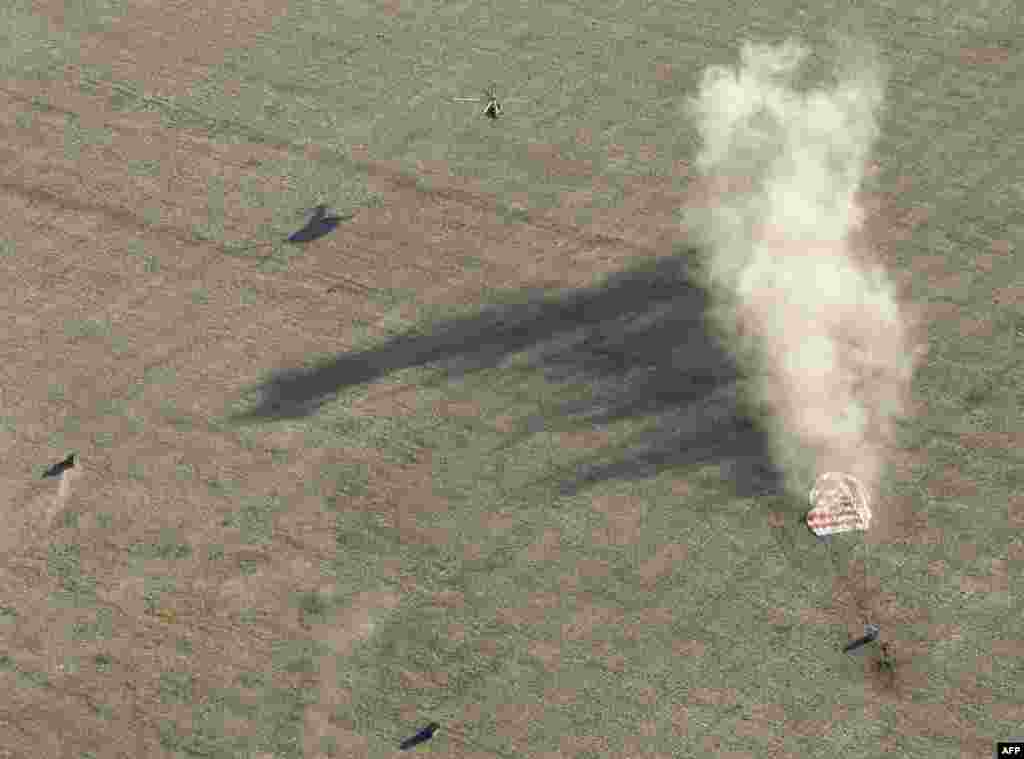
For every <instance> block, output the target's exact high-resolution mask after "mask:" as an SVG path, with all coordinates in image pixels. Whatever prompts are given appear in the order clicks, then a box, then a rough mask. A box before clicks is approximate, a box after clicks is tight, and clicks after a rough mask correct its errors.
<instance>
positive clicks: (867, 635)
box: [843, 625, 879, 654]
mask: <svg viewBox="0 0 1024 759" xmlns="http://www.w3.org/2000/svg"><path fill="white" fill-rule="evenodd" d="M878 632H879V629H878V625H865V626H864V635H862V636H861V637H859V638H857V640H851V641H850V642H849V643H847V644H846V646H844V647H843V653H844V654H851V653H853V652H854V651H856V650H857V649H858V648H862V647H864V646H866V645H867V644H868V643H872V642H874V641H876V640H878Z"/></svg>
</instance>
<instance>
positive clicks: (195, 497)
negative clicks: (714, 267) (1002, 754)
mask: <svg viewBox="0 0 1024 759" xmlns="http://www.w3.org/2000/svg"><path fill="white" fill-rule="evenodd" d="M721 5H722V4H720V3H713V2H666V3H659V4H652V3H639V4H636V5H635V6H634V5H629V4H616V3H604V4H601V3H593V4H589V5H583V4H576V3H570V2H555V3H550V2H548V3H536V2H534V3H520V4H500V3H499V4H487V3H475V2H463V3H441V2H435V3H429V2H417V3H414V2H381V3H321V2H317V1H315V0H296V1H295V2H290V3H285V2H278V1H277V0H268V1H267V2H255V3H254V2H247V3H242V2H232V1H231V0H221V1H220V2H212V0H209V1H207V2H191V3H181V2H163V3H154V2H146V1H144V0H107V1H102V0H83V1H82V2H79V3H76V4H73V5H72V4H66V3H58V2H53V1H50V2H34V3H28V2H16V3H14V4H13V5H10V4H9V7H8V9H7V10H5V11H4V13H3V14H2V16H0V18H2V19H3V23H2V27H3V28H2V29H0V34H2V35H5V37H6V39H5V41H4V44H3V45H2V46H0V49H4V50H5V53H4V57H3V59H2V65H3V74H2V79H0V150H2V156H3V161H2V165H0V195H2V200H3V204H4V208H5V212H6V213H5V224H4V227H3V230H2V231H0V323H2V324H3V332H2V333H0V335H2V339H0V378H2V380H0V450H2V451H3V453H4V467H3V470H2V471H0V481H2V483H3V485H4V487H3V489H2V491H0V509H2V512H0V515H2V518H0V693H3V694H4V696H5V698H4V699H3V700H2V702H0V759H43V758H47V757H61V758H63V757H68V758H69V759H86V758H87V757H89V758H91V759H106V758H107V757H111V758H113V757H125V759H138V758H139V757H152V758H154V759H163V758H165V757H166V758H167V759H170V758H171V757H174V758H175V759H177V758H178V757H216V758H217V759H229V758H231V759H234V758H236V757H237V758H239V759H241V758H243V757H244V758H245V759H271V758H272V757H273V758H275V759H276V758H281V759H284V758H286V757H287V758H288V759H299V758H303V759H314V758H316V759H320V758H321V757H384V756H392V755H393V754H396V753H397V750H398V745H399V743H400V742H401V741H402V740H404V739H406V738H408V737H410V736H412V735H413V734H414V733H416V731H417V730H419V729H420V728H422V727H423V726H425V725H426V724H427V723H429V722H430V721H433V720H436V721H437V722H439V723H440V724H441V728H440V730H438V732H437V734H436V735H435V736H434V737H433V738H432V739H431V740H430V741H429V742H426V743H424V744H423V745H421V746H419V747H417V748H416V751H418V752H420V753H421V754H422V755H429V756H449V757H453V758H454V757H459V758H467V759H469V758H472V759H485V758H487V757H512V756H517V757H543V758H544V759H554V758H555V757H566V758H569V757H572V758H574V759H590V758H591V757H624V758H630V759H640V758H641V757H643V758H645V759H655V757H658V758H659V759H660V758H661V757H677V756H678V757H691V756H692V757H703V756H723V757H732V759H739V758H740V757H750V758H751V759H753V758H755V757H774V758H776V759H782V758H783V757H791V758H793V759H796V758H797V757H799V758H800V759H808V758H810V757H833V756H843V757H851V758H861V759H867V758H869V757H871V758H873V757H880V756H894V757H895V756H904V757H971V758H972V759H973V758H974V757H978V758H980V757H988V756H991V755H992V750H993V748H994V742H995V741H996V740H999V739H1002V740H1006V739H1007V738H1008V737H1024V736H1022V735H1021V733H1022V731H1021V729H1020V725H1022V724H1024V706H1022V704H1024V680H1022V672H1024V668H1022V664H1021V662H1022V657H1024V624H1022V617H1021V613H1020V612H1021V608H1022V607H1021V591H1020V581H1021V569H1022V562H1024V533H1022V530H1024V477H1022V472H1024V453H1022V452H1024V425H1022V421H1021V420H1022V414H1021V398H1022V393H1021V388H1022V387H1024V360H1022V359H1024V277H1022V274H1021V271H1022V268H1021V265H1020V261H1019V255H1020V249H1021V245H1022V240H1024V237H1022V230H1024V216H1022V212H1021V203H1022V201H1024V192H1022V190H1024V185H1022V184H1021V180H1020V177H1019V174H1020V172H1019V170H1016V166H1018V165H1019V159H1018V158H1017V157H1018V155H1019V153H1020V147H1021V146H1020V140H1019V139H1018V138H1016V135H1017V134H1019V131H1020V130H1019V126H1018V125H1016V124H1014V123H1013V121H1012V119H1011V115H1012V114H1014V113H1015V112H1016V113H1019V111H1020V104H1021V97H1022V96H1021V94H1020V87H1019V72H1020V70H1021V65H1022V62H1024V58H1022V54H1021V51H1020V47H1019V40H1020V39H1022V38H1024V35H1022V34H1021V31H1022V30H1021V29H1020V27H1019V21H1016V20H1015V19H1014V16H1013V10H1014V6H1013V4H1012V3H1010V2H1005V3H999V2H981V0H975V1H974V2H971V1H970V0H968V1H967V2H960V3H945V2H942V3H938V4H936V3H934V2H929V3H920V4H919V6H915V4H914V3H909V4H908V3H885V2H878V1H876V2H872V3H869V4H868V5H869V8H868V9H867V10H864V11H863V12H862V13H861V14H860V15H859V16H858V17H857V18H855V19H853V18H848V17H847V16H844V15H843V14H842V13H841V12H840V9H841V8H842V7H843V6H844V4H840V3H835V4H833V3H812V2H790V3H785V2H767V3H761V4H758V8H759V10H757V11H749V15H744V14H745V13H747V11H740V10H737V9H738V8H740V7H741V5H742V4H737V5H736V6H735V8H736V9H731V10H729V9H723V8H722V7H721ZM513 6H514V7H513ZM833 6H834V7H833ZM839 20H843V22H844V23H849V24H850V25H851V26H855V28H854V29H853V31H856V32H857V33H858V34H860V35H863V36H867V37H870V38H871V39H872V40H873V41H874V42H875V44H876V45H877V46H878V47H879V49H880V50H881V57H882V59H883V60H884V62H885V64H886V68H887V82H888V84H887V88H886V94H885V108H884V110H883V114H882V116H881V120H880V134H879V138H878V140H877V143H876V144H875V145H874V148H873V150H872V153H871V156H870V161H869V164H870V165H869V168H868V170H867V172H866V175H865V179H864V183H863V186H862V187H861V188H860V191H859V193H858V196H857V197H858V202H859V203H860V204H861V205H862V206H863V208H864V209H865V211H866V214H867V217H866V223H865V226H864V229H863V237H864V240H865V246H866V247H868V248H870V250H871V251H872V254H873V255H874V256H875V260H877V262H878V263H880V264H881V265H882V266H884V267H885V270H886V271H887V272H888V276H889V277H890V278H891V279H892V281H893V282H894V286H895V288H896V290H897V292H898V296H899V298H900V299H901V301H902V302H905V303H907V304H908V307H911V306H912V308H913V310H914V312H915V313H917V314H918V315H919V316H922V317H923V321H921V322H920V323H919V324H918V335H919V338H920V339H921V341H922V344H923V349H922V361H921V364H920V366H919V367H918V368H917V371H916V373H915V375H914V380H913V390H912V396H913V397H912V400H911V403H910V405H909V407H908V413H907V415H906V416H905V418H902V419H901V420H900V421H899V424H898V435H897V437H898V442H897V445H896V446H895V448H894V449H893V451H892V452H891V455H890V456H889V458H888V460H887V462H886V464H887V470H886V472H885V474H884V478H883V479H882V481H881V485H880V492H879V494H878V495H877V498H876V501H877V502H876V505H875V510H876V522H875V527H874V529H873V530H872V531H871V532H870V533H869V534H867V535H866V536H849V535H847V536H840V537H839V538H837V539H836V540H835V541H833V542H832V543H831V544H830V545H828V546H826V545H825V544H823V543H819V542H818V541H816V540H815V539H814V537H813V536H812V535H811V534H810V533H809V532H808V530H807V529H806V527H805V526H804V525H803V524H802V521H801V520H802V518H803V516H804V513H805V512H806V510H807V508H808V505H807V503H806V500H799V499H795V498H794V497H793V495H792V493H790V492H788V491H787V490H786V489H785V488H784V487H783V484H784V483H783V480H784V477H783V473H782V472H781V471H780V466H779V462H778V461H777V460H775V459H774V458H773V450H774V449H773V446H772V441H771V439H770V434H771V429H770V426H769V425H767V424H766V423H765V422H764V420H763V418H762V417H760V416H759V415H758V414H757V413H755V412H754V411H753V410H751V409H750V408H749V406H748V405H747V404H746V403H745V402H744V392H745V388H747V387H748V385H749V383H750V382H752V381H753V380H752V378H751V377H749V376H748V374H747V373H746V372H745V370H744V368H743V367H742V366H741V365H740V364H739V363H738V362H737V361H736V359H735V358H734V356H733V355H732V354H731V353H730V351H729V350H727V349H726V348H725V347H724V345H723V343H722V341H721V339H720V335H719V334H718V333H717V331H716V327H715V324H714V323H713V321H712V320H711V318H710V317H709V315H708V314H709V312H710V310H711V309H712V307H713V306H714V305H715V298H714V296H713V294H711V293H709V292H708V291H706V289H705V288H704V287H703V286H702V284H701V282H702V281H703V280H702V279H701V276H700V273H701V271H702V270H703V267H704V266H705V265H706V260H707V255H706V251H705V250H704V249H703V247H702V242H701V241H699V240H697V239H696V238H695V236H694V235H691V234H689V232H688V229H687V225H686V224H685V223H684V222H683V219H684V216H685V212H686V211H687V210H688V209H689V210H692V209H702V208H708V207H714V206H715V205H716V204H719V203H722V202H723V198H727V197H731V195H732V194H734V193H739V192H742V191H743V187H742V186H737V185H736V184H735V182H733V183H730V182H729V181H725V180H723V181H717V180H715V179H709V178H708V177H707V176H705V175H702V173H701V172H700V171H699V170H698V167H697V156H698V153H699V151H700V145H701V135H700V134H699V132H698V130H697V127H696V126H695V125H694V124H693V123H692V120H690V119H689V118H688V117H687V115H686V110H685V107H684V106H685V103H686V102H687V98H689V97H691V96H692V95H693V94H694V93H695V92H696V90H697V88H698V86H699V83H700V81H701V73H702V71H703V70H704V69H705V68H706V67H707V66H710V65H726V66H730V65H735V64H736V61H737V56H738V55H739V53H738V51H739V49H740V48H741V45H743V44H744V43H745V42H747V41H764V42H768V43H775V42H779V41H782V40H784V39H787V38H796V39H798V40H800V41H801V42H802V43H803V44H805V45H807V46H808V47H809V48H811V49H812V50H814V51H815V56H814V58H813V60H814V61H815V63H814V64H813V65H818V64H819V63H820V62H821V60H823V59H824V58H827V56H828V54H829V46H828V39H827V37H826V34H825V31H826V30H827V29H829V28H831V27H832V26H834V25H836V24H837V23H838V21H839ZM1014 24H1017V25H1018V26H1017V27H1016V28H1015V27H1014V26H1013V25H1014ZM823 57H824V58H823ZM491 83H496V94H497V96H498V97H500V98H501V99H502V101H503V113H502V115H501V117H500V118H498V119H493V120H492V119H487V118H485V117H483V116H482V115H481V107H482V106H478V105H476V104H474V103H465V102H461V101H459V100H456V98H461V97H475V96H476V95H477V94H481V93H483V91H484V89H485V88H487V87H488V86H490V85H491ZM319 203H324V204H328V205H329V206H330V207H331V208H332V209H334V210H336V211H338V212H339V213H340V214H342V215H344V216H347V215H348V214H352V216H351V218H350V219H347V220H343V221H341V222H340V224H339V225H338V226H337V228H336V229H335V230H333V231H332V232H331V233H330V234H328V235H326V236H324V237H323V238H321V239H318V240H315V241H312V242H310V243H309V244H306V245H291V244H287V243H285V242H283V241H284V239H285V238H286V237H287V236H288V235H290V234H291V233H292V232H294V231H295V230H297V229H299V228H300V227H301V226H302V225H303V224H304V223H305V220H306V219H307V218H308V217H307V216H306V215H305V213H306V212H307V211H308V210H309V209H311V208H313V207H314V206H316V205H317V204H319ZM72 451H75V452H77V453H78V454H79V463H78V465H77V466H76V467H75V468H74V469H72V470H70V471H69V472H68V473H67V474H66V475H65V477H64V479H63V480H54V479H41V475H42V473H43V471H44V470H45V469H46V468H47V467H49V466H50V465H51V464H53V463H54V462H57V461H59V460H61V459H62V458H64V457H65V456H66V455H67V454H68V453H70V452H72ZM865 615H867V616H868V617H870V618H871V619H872V620H874V621H876V622H877V623H878V624H879V625H880V627H881V629H882V635H883V637H884V638H885V640H886V641H887V642H888V645H889V646H890V648H891V650H892V655H893V659H894V667H893V668H892V671H891V672H884V671H882V672H880V671H879V670H878V668H877V660H878V652H877V647H866V649H865V651H864V652H862V655H860V656H848V655H844V654H843V653H842V652H841V649H842V647H843V645H844V644H845V643H846V642H847V641H848V640H850V639H852V638H856V637H858V636H859V635H860V634H861V633H862V632H863V622H864V618H865Z"/></svg>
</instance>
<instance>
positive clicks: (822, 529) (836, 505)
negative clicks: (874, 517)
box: [807, 472, 871, 538]
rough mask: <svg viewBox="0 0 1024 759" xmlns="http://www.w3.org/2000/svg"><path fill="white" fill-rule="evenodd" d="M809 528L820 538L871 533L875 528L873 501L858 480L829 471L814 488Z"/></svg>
mask: <svg viewBox="0 0 1024 759" xmlns="http://www.w3.org/2000/svg"><path fill="white" fill-rule="evenodd" d="M810 501H811V510H810V511H809V512H807V526H808V527H810V528H811V531H812V532H813V533H814V534H815V535H817V536H818V537H820V538H821V537H825V536H827V535H832V534H835V533H837V532H852V531H854V530H867V529H868V527H870V526H871V499H870V496H869V495H868V491H867V488H865V487H864V485H863V483H861V481H860V480H858V479H857V478H856V477H854V476H853V475H850V474H841V473H839V472H826V473H825V474H823V475H821V476H820V477H818V479H817V480H816V481H815V483H814V487H813V488H811V493H810Z"/></svg>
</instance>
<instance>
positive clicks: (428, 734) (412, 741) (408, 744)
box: [398, 722, 441, 751]
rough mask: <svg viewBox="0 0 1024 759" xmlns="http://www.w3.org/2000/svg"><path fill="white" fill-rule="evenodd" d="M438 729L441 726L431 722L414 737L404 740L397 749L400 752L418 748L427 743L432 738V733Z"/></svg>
mask: <svg viewBox="0 0 1024 759" xmlns="http://www.w3.org/2000/svg"><path fill="white" fill-rule="evenodd" d="M439 727H441V724H440V723H439V722H431V723H430V724H429V725H427V726H426V727H425V728H423V729H422V730H420V731H419V732H418V733H416V735H414V736H413V737H412V738H406V739H405V740H404V741H402V742H401V743H400V744H399V746H398V748H399V749H401V750H402V751H408V750H409V749H411V748H413V747H414V746H418V745H419V744H421V743H425V742H427V741H429V740H430V739H431V738H433V737H434V733H436V732H437V730H438V728H439Z"/></svg>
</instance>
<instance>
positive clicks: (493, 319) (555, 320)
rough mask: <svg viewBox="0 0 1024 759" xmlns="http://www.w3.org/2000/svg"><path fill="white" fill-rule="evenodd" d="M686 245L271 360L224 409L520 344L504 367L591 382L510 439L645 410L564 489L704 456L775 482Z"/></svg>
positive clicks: (289, 404)
mask: <svg viewBox="0 0 1024 759" xmlns="http://www.w3.org/2000/svg"><path fill="white" fill-rule="evenodd" d="M695 257H696V253H695V252H694V251H692V250H688V251H685V252H683V253H680V254H677V255H674V256H671V257H664V258H659V259H656V260H654V261H651V262H646V263H644V264H642V265H638V266H635V267H633V268H630V269H628V270H625V271H622V272H618V273H615V274H613V275H611V276H609V277H608V278H606V279H605V280H604V281H603V282H601V283H600V284H598V285H595V286H591V287H587V288H581V289H577V290H571V291H566V292H561V293H558V294H556V295H550V294H542V295H533V296H529V295H527V296H525V297H524V298H523V299H522V300H521V301H520V302H517V303H513V304H503V305H500V306H492V307H487V308H484V309H483V310H481V311H480V312H479V313H477V314H474V315H471V316H467V317H459V318H455V319H452V320H450V321H446V322H441V323H439V324H436V325H434V326H433V327H432V328H431V329H429V331H428V332H427V333H426V334H404V335H400V336H397V337H394V338H391V339H389V340H388V341H387V342H385V343H384V344H382V345H379V346H376V347H373V348H369V349H366V350H361V351H355V352H351V353H347V354H342V355H339V356H338V357H336V358H334V359H333V360H330V361H329V362H326V363H321V364H320V365H318V366H315V367H312V368H299V369H289V370H284V371H280V372H277V373H276V374H274V375H272V376H271V377H270V378H269V379H267V380H266V381H265V382H263V383H262V384H261V385H260V386H259V387H258V388H256V396H257V398H258V402H257V403H256V404H255V406H254V407H252V408H251V409H250V410H248V411H247V412H245V413H243V414H240V415H237V416H236V417H235V420H236V421H237V422H240V423H247V422H259V421H271V420H281V419H289V418H299V417H304V416H308V415H311V414H314V413H316V412H317V411H318V410H319V409H320V408H321V407H322V406H323V405H324V404H325V403H327V402H329V401H330V400H331V399H332V398H333V397H334V396H335V395H336V394H337V393H338V392H340V391H342V390H344V389H345V388H349V387H352V386H355V385H359V384H362V383H365V382H370V381H373V380H376V379H379V378H381V377H383V376H385V375H387V374H389V373H391V372H394V371H396V370H399V369H406V368H409V367H414V366H428V365H429V366H432V367H436V368H439V369H441V370H442V372H441V375H442V376H443V377H444V381H448V380H452V379H458V378H459V377H462V376H465V375H468V374H470V373H472V372H474V371H479V370H483V369H494V368H498V367H502V366H503V365H504V364H505V363H506V362H507V361H508V360H509V359H511V358H512V357H513V356H519V357H520V358H521V357H522V356H525V357H526V358H525V361H517V362H516V365H515V368H514V369H511V368H510V369H509V371H515V372H523V371H536V372H541V373H542V374H543V375H544V377H545V378H546V380H547V381H549V382H554V383H583V384H585V385H586V386H587V387H588V388H589V389H590V393H589V397H588V398H586V399H584V400H574V401H572V402H571V403H562V404H560V406H559V407H558V410H557V412H556V413H555V414H552V413H551V412H550V411H549V412H548V414H547V416H546V417H545V418H543V419H541V418H538V417H534V418H528V419H524V420H521V422H520V424H519V430H520V431H519V433H518V434H519V436H520V437H519V438H518V439H521V437H523V436H527V435H530V434H532V433H534V432H536V431H538V430H539V429H543V428H546V427H551V428H557V429H559V430H568V429H571V428H572V427H575V426H578V427H579V428H580V429H583V428H588V429H589V428H594V427H601V426H604V425H611V424H614V423H615V422H618V421H621V420H624V419H630V418H632V419H638V418H643V419H648V420H651V422H652V423H651V424H650V425H649V426H648V427H646V428H645V429H644V431H643V432H641V433H637V434H635V435H633V436H632V438H631V439H630V440H629V441H628V443H627V444H626V445H624V446H623V445H619V444H617V445H616V446H615V448H614V449H613V450H604V451H595V453H594V455H593V456H592V458H591V460H590V462H589V463H586V464H583V465H580V466H577V467H575V468H574V469H573V471H571V472H558V473H555V474H554V475H553V476H555V477H557V478H558V479H559V487H560V489H561V490H562V491H563V492H567V493H571V492H576V491H578V490H580V489H582V488H585V487H587V486H589V485H592V484H595V483H597V482H600V481H603V480H608V479H640V478H646V477H650V476H654V475H656V474H658V473H660V472H662V471H665V470H667V469H672V468H677V467H684V466H692V465H695V464H698V463H709V462H717V463H719V464H720V465H721V466H722V470H723V476H724V477H725V478H727V479H729V480H731V481H732V482H733V484H734V485H735V487H736V489H737V492H738V493H739V494H740V495H752V494H764V493H775V492H779V491H780V488H781V477H780V476H779V473H778V471H777V470H775V468H774V467H773V466H772V465H771V463H770V458H769V453H768V444H767V439H766V436H765V433H764V431H763V430H762V429H761V428H760V427H759V425H758V424H757V423H756V422H755V421H754V420H752V419H751V418H749V417H748V416H747V415H746V414H745V412H744V411H743V410H742V405H741V403H740V401H739V399H738V398H737V393H736V388H737V385H738V381H739V379H740V377H739V371H738V369H737V367H736V365H735V363H734V361H733V359H732V357H731V356H730V355H729V354H728V352H727V351H726V350H725V349H724V348H723V347H722V346H721V345H720V344H719V343H718V342H717V341H716V340H715V338H714V336H713V333H712V332H711V330H710V329H709V325H708V323H707V321H706V316H705V314H706V311H707V309H708V306H709V296H708V294H707V293H706V292H705V291H704V290H703V289H702V288H701V287H699V286H698V285H696V284H695V283H694V279H693V277H692V276H691V269H690V267H691V266H692V265H694V264H693V263H692V262H694V261H695V260H696V258H695ZM524 364H525V368H524ZM516 439H517V438H516V435H515V434H513V436H512V438H511V440H513V441H515V440H516Z"/></svg>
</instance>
